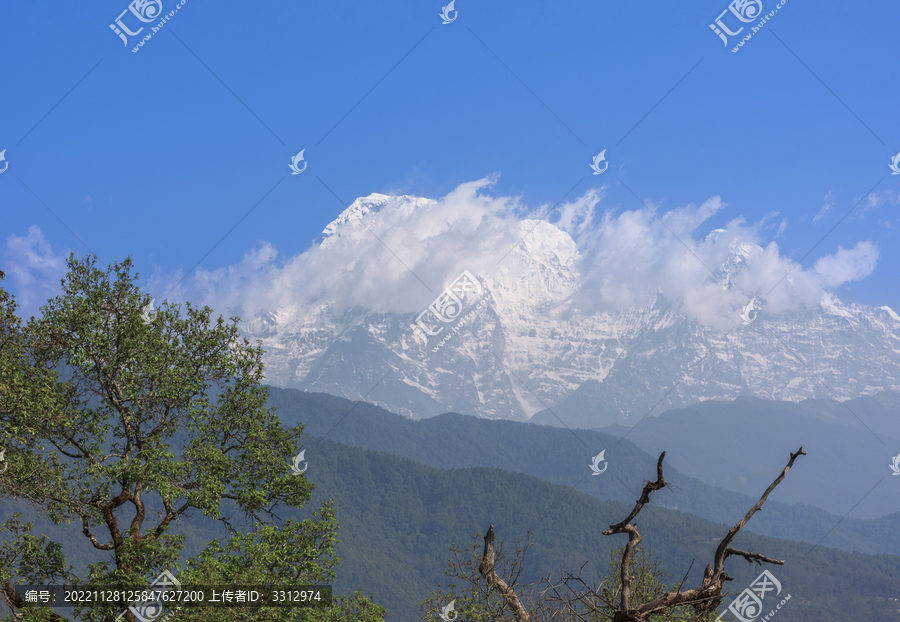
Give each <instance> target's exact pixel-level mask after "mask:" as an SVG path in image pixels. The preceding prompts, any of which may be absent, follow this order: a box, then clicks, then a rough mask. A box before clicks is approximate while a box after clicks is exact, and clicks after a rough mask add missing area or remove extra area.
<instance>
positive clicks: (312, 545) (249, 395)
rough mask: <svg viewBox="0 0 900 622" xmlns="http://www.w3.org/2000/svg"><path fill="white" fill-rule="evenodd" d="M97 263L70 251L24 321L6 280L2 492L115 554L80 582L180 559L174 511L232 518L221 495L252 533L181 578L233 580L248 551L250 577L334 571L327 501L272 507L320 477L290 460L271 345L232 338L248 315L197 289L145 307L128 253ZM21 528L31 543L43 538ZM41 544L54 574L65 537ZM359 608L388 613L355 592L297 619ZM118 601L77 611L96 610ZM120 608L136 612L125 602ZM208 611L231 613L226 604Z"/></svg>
mask: <svg viewBox="0 0 900 622" xmlns="http://www.w3.org/2000/svg"><path fill="white" fill-rule="evenodd" d="M95 264H96V258H87V259H83V260H77V259H75V258H74V256H70V257H69V259H68V262H67V265H68V269H69V271H68V273H67V275H66V277H65V278H64V279H63V280H62V289H63V293H62V294H61V295H59V296H57V297H56V298H54V299H53V300H51V301H49V302H48V304H47V305H46V306H44V307H43V308H42V314H41V317H40V318H38V319H35V318H33V317H32V318H31V319H30V320H29V321H28V322H27V324H26V325H24V326H23V325H22V323H21V322H20V321H19V320H18V318H17V317H16V316H15V314H14V311H15V308H16V305H15V301H14V299H13V298H12V297H11V296H10V295H9V294H7V293H6V292H5V291H4V290H2V288H0V372H2V376H0V447H2V448H5V451H6V461H7V464H8V468H7V469H6V471H4V472H3V473H2V474H0V499H4V498H6V499H13V500H25V501H27V502H29V503H31V504H32V506H33V507H35V508H36V509H37V510H38V511H39V512H40V513H41V514H44V515H46V516H48V517H49V518H50V519H51V520H52V521H53V522H54V523H55V524H57V525H60V524H63V523H66V524H71V523H73V522H74V523H75V524H76V527H75V528H76V529H77V530H78V531H79V532H81V533H83V534H84V536H85V537H86V538H87V539H88V540H89V542H90V543H91V545H92V546H93V547H94V548H95V549H97V550H99V551H104V552H106V553H107V554H108V559H107V560H105V561H103V562H100V563H97V564H88V565H87V575H86V576H85V577H83V578H82V579H81V582H82V583H85V584H88V583H89V584H91V585H95V586H98V587H107V586H108V587H113V586H115V587H139V586H144V585H146V582H147V580H148V579H152V578H153V577H155V576H157V575H158V574H159V572H160V571H161V570H162V569H173V570H174V571H175V572H176V573H177V572H178V571H179V569H180V564H178V562H177V560H178V558H179V553H180V551H181V550H182V548H183V546H184V538H185V536H184V535H175V534H173V533H172V532H171V529H172V527H173V525H174V524H176V523H182V522H185V521H187V520H188V516H189V514H188V513H189V511H191V510H199V511H200V512H202V513H203V514H204V515H205V516H207V517H209V518H211V519H215V520H220V521H223V522H225V524H228V523H227V519H226V517H224V516H222V514H221V506H222V505H223V503H225V504H232V505H234V506H236V507H237V508H239V509H240V510H241V511H242V512H243V514H244V518H245V520H246V521H247V523H249V525H250V532H251V533H250V534H239V533H235V535H233V536H232V537H231V539H230V541H229V542H228V543H227V545H226V546H225V547H222V546H221V545H219V543H218V542H217V541H213V542H212V543H210V545H209V546H208V547H207V550H206V551H204V553H203V554H202V555H201V556H200V557H199V558H197V559H194V560H191V561H190V563H189V566H190V568H189V569H188V570H187V571H186V572H185V573H184V575H183V577H180V578H179V579H178V580H179V581H181V582H182V584H185V585H186V584H189V583H190V581H186V580H185V579H190V580H198V581H199V580H200V579H201V578H204V577H206V578H207V579H208V578H209V577H211V578H213V579H219V578H221V580H231V578H232V577H237V574H236V572H237V570H238V569H239V568H242V567H244V566H245V564H243V563H242V560H247V559H252V560H255V562H256V563H255V565H253V566H251V568H253V569H256V570H258V571H259V572H260V574H258V575H255V576H252V577H251V576H249V575H248V576H247V578H248V579H249V578H254V579H257V580H258V581H252V583H257V582H258V583H261V584H278V583H282V584H289V582H290V583H296V582H304V581H307V580H312V581H325V580H327V579H330V578H332V577H333V576H334V574H333V568H334V565H335V564H337V563H338V562H339V560H338V559H337V558H336V557H335V556H334V542H335V541H336V534H337V530H338V523H337V520H336V517H335V515H334V511H333V508H332V507H331V506H330V505H329V504H326V506H323V508H322V509H321V511H320V512H318V513H317V514H315V515H314V518H312V519H309V520H305V521H302V522H295V521H286V522H284V521H281V519H280V518H279V517H278V514H277V512H276V510H277V509H278V507H295V508H297V507H302V506H303V505H304V504H306V503H307V502H308V501H309V499H310V495H311V491H312V484H311V483H309V482H308V481H307V480H306V478H305V477H304V476H302V475H300V476H295V475H293V474H292V473H291V471H290V470H289V469H288V467H287V463H286V458H290V457H291V456H293V455H294V454H296V453H297V451H298V445H299V440H298V439H299V437H300V435H301V433H302V429H303V426H300V425H298V426H296V427H294V428H291V429H287V430H286V429H284V428H283V427H282V426H281V423H280V421H279V419H278V417H277V415H276V414H275V411H274V409H272V408H267V407H266V401H267V396H268V393H267V389H266V387H265V386H264V385H263V384H262V383H263V380H264V375H263V363H262V354H263V353H262V349H261V347H259V346H258V345H256V346H254V345H251V344H250V343H249V342H248V341H247V340H246V339H242V338H241V337H240V336H239V333H238V322H239V321H240V318H237V317H232V318H230V319H229V320H228V321H226V320H224V319H223V318H222V317H219V318H217V319H213V317H212V310H211V309H210V308H208V307H203V308H196V307H194V306H192V305H191V304H190V303H187V304H186V305H185V308H184V310H183V311H182V308H181V305H175V304H168V303H163V305H162V306H161V308H160V309H159V310H158V311H156V312H155V313H154V314H153V316H152V318H151V317H150V316H149V314H148V313H147V312H146V309H147V307H148V302H149V300H148V297H147V296H146V295H145V294H143V293H142V292H141V291H140V289H139V288H138V286H137V283H136V281H137V275H136V274H132V263H131V260H130V259H126V260H125V261H124V262H120V263H115V264H113V265H112V266H109V267H108V268H107V269H106V270H101V269H99V268H98V267H96V265H95ZM60 372H64V373H65V374H66V376H67V379H66V380H63V379H62V378H61V377H60ZM68 376H70V377H68ZM29 537H30V534H29ZM27 541H28V542H29V543H30V546H32V550H37V549H34V548H33V547H35V546H37V541H34V540H27ZM22 542H23V540H22V538H18V540H14V541H13V542H9V541H5V542H4V543H3V544H2V548H0V559H2V558H4V557H5V558H7V559H11V558H12V554H13V553H14V552H15V550H16V548H17V547H19V546H21V543H22ZM39 548H40V547H39ZM43 550H44V551H45V553H46V554H47V555H49V557H47V558H46V560H45V562H46V563H45V564H44V565H45V566H46V568H45V570H47V571H50V570H53V571H55V572H57V576H58V574H59V572H61V571H62V565H64V561H63V560H62V559H61V558H60V555H61V553H60V551H59V548H58V547H52V546H51V545H50V544H48V543H43ZM24 570H29V568H28V567H27V564H26V567H24ZM24 570H23V566H22V564H21V563H20V564H19V565H18V566H16V567H13V566H12V565H10V568H7V569H5V570H3V572H4V574H3V576H2V578H3V579H4V581H5V582H7V583H9V585H10V587H11V585H12V584H11V581H12V580H13V579H16V580H20V579H25V580H27V579H28V578H29V577H30V575H29V574H28V572H25V571H24ZM31 570H34V568H31ZM32 574H33V573H32ZM48 577H49V575H48ZM356 608H359V609H361V610H363V611H364V612H366V613H367V615H369V617H368V618H367V619H369V620H377V619H381V617H383V610H381V609H379V608H378V607H377V606H374V605H373V604H372V603H371V602H370V601H368V600H367V599H365V598H362V597H359V596H358V595H357V597H356V598H354V599H350V600H346V601H344V600H341V601H338V602H337V603H336V605H335V606H334V607H332V608H331V610H329V611H323V610H309V609H308V610H305V611H300V610H298V611H297V612H296V613H297V614H298V617H296V618H295V619H309V620H339V619H356V618H348V617H341V615H345V616H346V615H349V614H348V612H352V611H355V610H356ZM121 610H122V607H121V606H116V605H110V606H107V607H94V608H85V609H79V608H76V609H75V610H74V613H75V615H76V616H79V617H80V618H81V619H85V620H92V621H94V620H96V621H99V620H113V619H114V618H115V617H116V615H117V614H118V613H119V611H121ZM26 612H27V613H28V617H27V618H26V619H29V620H32V619H33V620H37V619H40V618H39V617H32V616H40V617H41V618H42V617H45V616H46V614H47V612H46V610H44V611H37V610H27V607H26V608H25V609H23V610H22V611H21V612H19V613H20V614H21V613H26ZM269 612H271V610H269ZM282 613H284V610H282ZM264 614H266V610H261V611H260V612H259V613H258V614H254V615H253V616H246V617H245V618H243V619H255V618H256V617H257V616H264ZM177 615H181V616H183V617H187V616H188V615H189V612H188V610H187V609H183V610H181V611H179V613H178V614H177ZM303 616H306V617H303ZM329 616H331V617H329ZM125 619H126V620H128V622H134V620H135V617H134V615H133V614H132V612H131V611H129V610H126V611H125ZM204 619H205V620H217V619H221V620H229V619H234V618H233V617H229V610H227V609H219V610H216V611H215V612H214V613H213V614H212V615H211V616H207V617H205V618H204ZM259 619H264V617H259ZM270 619H271V618H270ZM280 619H289V618H286V617H282V618H280Z"/></svg>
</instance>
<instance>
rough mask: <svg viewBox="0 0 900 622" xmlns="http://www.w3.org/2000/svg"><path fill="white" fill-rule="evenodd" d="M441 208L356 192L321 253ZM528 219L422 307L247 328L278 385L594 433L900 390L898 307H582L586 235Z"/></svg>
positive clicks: (289, 315)
mask: <svg viewBox="0 0 900 622" xmlns="http://www.w3.org/2000/svg"><path fill="white" fill-rule="evenodd" d="M429 201H430V200H427V199H420V198H416V197H389V196H386V195H371V196H369V197H365V198H361V199H357V200H356V201H355V202H354V203H353V205H351V206H350V207H349V208H348V209H347V210H345V212H344V213H342V214H341V215H340V216H339V217H338V218H337V219H336V220H335V221H334V222H332V223H331V224H330V225H328V227H327V228H326V229H325V231H324V232H323V240H322V241H321V242H320V244H319V249H318V250H319V251H320V252H323V253H340V252H342V244H343V241H345V240H346V239H349V237H350V236H353V235H368V233H369V232H371V233H372V234H374V235H383V234H382V233H381V232H380V230H379V229H378V220H377V217H378V216H379V212H380V211H381V210H385V211H387V210H392V212H403V210H407V212H408V211H409V210H415V209H419V208H421V206H423V205H427V204H428V203H429ZM520 225H521V238H522V239H521V241H520V242H519V243H518V244H517V245H516V246H515V248H514V249H513V250H512V252H510V253H509V257H507V258H506V259H504V260H503V263H500V264H499V267H498V268H497V269H495V270H490V271H488V270H478V269H473V270H472V271H470V272H469V276H464V275H458V274H456V273H454V274H450V275H447V277H446V278H445V281H444V282H443V283H442V284H441V285H440V286H439V287H437V288H434V291H435V292H438V291H441V288H445V289H444V290H443V292H442V293H441V294H440V295H435V302H434V303H433V304H432V305H430V309H431V310H429V305H428V304H427V303H428V301H425V303H424V304H422V307H421V309H420V311H419V312H413V313H398V312H391V311H384V310H382V309H373V308H366V307H362V306H359V305H356V306H353V307H346V308H339V307H336V306H334V305H332V304H330V301H329V298H328V296H327V295H319V294H317V293H315V292H313V293H310V294H309V296H308V297H307V298H306V299H304V300H299V301H296V304H293V305H292V306H291V307H290V308H287V307H285V308H279V309H272V310H270V311H269V312H266V313H262V314H259V315H257V316H256V317H253V318H251V319H250V321H248V322H246V323H245V332H246V334H247V336H248V337H249V338H251V339H260V340H262V345H263V347H264V348H265V350H266V358H265V362H266V369H267V382H269V383H271V384H273V385H275V386H281V387H291V388H298V389H303V390H309V391H322V392H326V393H330V394H333V395H338V396H342V397H347V398H349V399H354V400H355V399H360V398H362V397H365V399H366V401H368V402H372V403H375V404H378V405H379V406H382V407H384V408H386V409H388V410H391V411H393V412H397V413H401V414H404V415H406V416H408V417H411V418H421V417H431V416H435V415H438V414H440V413H443V412H448V411H453V412H458V413H464V414H472V415H476V416H482V417H487V418H504V419H513V420H520V421H522V420H529V419H530V418H532V417H535V418H534V421H535V422H540V423H544V424H548V425H562V424H565V425H566V426H569V427H584V428H598V427H603V426H607V425H611V424H627V425H629V426H630V425H633V422H635V421H637V420H638V419H640V418H641V417H644V416H646V415H648V414H649V415H650V416H655V415H658V414H660V413H662V412H663V411H664V410H666V409H671V408H679V407H684V406H687V405H690V404H694V403H697V402H698V401H700V400H704V399H725V400H730V399H734V398H736V397H738V396H741V395H748V396H756V397H760V398H768V399H774V400H787V401H800V400H803V399H810V398H833V399H838V400H846V399H851V398H856V397H859V396H863V395H871V394H874V393H876V392H879V391H891V390H892V391H900V316H898V315H897V314H896V313H895V312H894V311H893V310H891V309H890V308H888V307H881V308H875V307H867V306H861V305H856V304H844V303H842V302H841V301H840V300H839V299H837V298H836V297H835V296H834V295H831V294H825V295H824V296H823V297H822V298H821V300H820V302H819V304H818V305H817V306H816V307H814V308H805V309H802V310H800V311H795V312H791V313H783V314H775V313H769V312H767V311H766V310H765V301H761V302H757V305H756V309H758V310H755V311H753V312H752V313H751V314H750V316H751V317H754V318H755V319H754V321H753V322H752V323H749V324H746V325H745V324H744V323H743V322H742V319H741V317H740V316H739V314H738V313H735V314H734V318H733V320H734V322H733V326H732V327H731V329H730V330H728V329H727V328H726V329H725V330H721V329H720V328H714V327H711V326H707V325H704V324H703V323H700V322H698V321H696V320H693V319H690V318H689V317H687V316H686V315H685V314H684V313H682V311H681V307H680V306H679V301H671V300H667V299H666V298H665V297H663V296H662V295H658V296H657V297H656V299H655V300H654V301H653V302H652V303H651V304H647V305H644V306H640V307H634V308H630V309H627V310H620V311H615V312H603V313H593V314H583V313H576V312H575V311H574V308H573V305H572V299H573V295H574V294H575V293H576V292H577V291H578V290H579V287H580V286H581V277H580V274H579V252H578V248H577V245H576V243H575V241H574V240H573V239H572V238H571V237H570V236H569V235H568V234H567V233H566V232H564V231H562V230H561V229H559V228H557V227H556V226H554V225H552V224H549V223H547V222H545V221H538V220H523V221H522V222H521V223H520ZM367 228H368V229H369V232H367V231H366V229H367ZM710 235H711V236H715V235H717V232H716V231H714V232H713V233H711V234H710ZM384 252H385V253H387V252H388V250H384ZM753 252H754V248H753V245H751V244H747V243H740V244H735V245H733V248H732V253H731V255H730V256H729V258H728V259H727V260H726V261H725V262H723V263H722V265H721V266H719V268H718V271H717V275H718V277H719V280H720V282H722V283H723V284H725V285H726V286H727V284H728V283H729V282H731V281H732V280H733V278H734V275H735V274H739V272H740V270H741V268H742V265H743V263H744V262H745V260H746V257H747V256H749V255H751V254H752V253H753ZM354 269H356V270H363V269H365V267H364V266H358V265H357V266H355V267H354ZM785 286H789V284H788V285H785ZM760 305H762V309H759V307H760ZM420 313H422V315H420ZM754 314H756V315H754ZM429 332H431V333H435V334H434V335H433V336H431V335H428V334H427V333H429Z"/></svg>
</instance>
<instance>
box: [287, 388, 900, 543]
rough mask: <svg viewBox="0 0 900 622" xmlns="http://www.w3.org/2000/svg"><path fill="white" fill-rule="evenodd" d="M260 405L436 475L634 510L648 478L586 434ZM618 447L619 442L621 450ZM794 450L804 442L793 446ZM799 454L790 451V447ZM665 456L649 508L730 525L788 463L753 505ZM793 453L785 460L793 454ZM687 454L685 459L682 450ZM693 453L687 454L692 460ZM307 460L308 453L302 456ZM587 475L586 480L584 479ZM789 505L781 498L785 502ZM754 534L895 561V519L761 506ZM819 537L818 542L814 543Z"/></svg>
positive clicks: (302, 400) (609, 440)
mask: <svg viewBox="0 0 900 622" xmlns="http://www.w3.org/2000/svg"><path fill="white" fill-rule="evenodd" d="M269 391H270V398H269V403H270V404H272V405H274V406H276V407H277V408H278V415H279V417H280V418H281V419H282V421H283V422H284V424H285V425H294V424H295V423H297V422H302V423H303V424H304V425H305V426H306V432H307V433H309V434H311V435H313V436H325V435H327V438H328V439H331V440H335V441H338V442H340V443H344V444H346V445H351V446H354V447H361V448H365V449H374V450H377V451H382V452H386V453H389V454H394V455H398V456H404V457H407V458H411V459H413V460H415V461H417V462H421V463H422V464H427V465H429V466H433V467H436V468H440V469H453V468H465V467H475V466H482V467H496V468H501V469H505V470H507V471H513V472H519V473H526V474H529V475H533V476H535V477H538V478H540V479H543V480H545V481H548V482H551V483H555V484H560V485H564V486H574V487H575V489H576V490H579V491H581V492H583V493H586V494H588V495H591V496H594V497H597V498H598V499H606V500H617V501H622V502H624V503H633V502H634V500H635V499H637V496H638V495H639V493H640V490H641V487H642V486H643V484H644V480H645V479H646V478H647V477H651V476H652V474H653V473H654V468H655V464H656V458H657V457H658V454H656V453H654V454H653V455H650V454H647V453H646V452H644V451H642V450H641V449H639V448H638V447H637V446H635V445H634V444H632V443H631V442H630V441H629V440H628V439H627V438H626V439H624V440H621V439H620V438H619V437H617V436H612V435H606V434H603V433H600V432H596V431H590V430H576V431H574V433H573V432H572V431H569V430H567V429H565V428H551V427H547V426H537V425H533V424H528V423H517V422H513V421H503V420H498V421H490V420H486V419H478V418H475V417H470V416H464V415H458V414H450V413H448V414H445V415H440V416H438V417H433V418H430V419H423V420H420V421H412V420H410V419H407V418H405V417H402V416H399V415H395V414H393V413H390V412H388V411H386V410H384V409H382V408H379V407H377V406H373V405H371V404H367V403H365V402H360V403H356V404H355V403H354V402H351V401H349V400H346V399H343V398H339V397H335V396H332V395H328V394H325V393H307V392H303V391H297V390H294V389H278V388H275V387H270V389H269ZM620 440H621V442H620ZM800 444H803V443H800ZM798 446H799V445H798ZM604 449H605V450H606V453H605V459H606V461H607V463H608V465H609V466H608V470H607V471H606V473H604V475H603V476H601V477H590V476H589V475H590V473H591V471H590V468H589V465H590V462H591V458H592V456H595V455H597V454H598V453H599V452H600V451H601V450H604ZM662 449H666V450H668V453H667V458H666V461H667V463H668V466H667V468H666V480H667V481H669V482H670V483H671V487H670V488H667V489H666V490H665V491H663V492H662V493H660V494H658V495H657V496H656V498H655V499H654V502H655V503H657V504H659V505H662V506H665V507H669V508H672V509H677V510H680V511H682V512H687V513H690V514H695V515H697V516H700V517H703V518H707V519H709V520H713V521H716V522H721V523H728V524H729V525H730V524H734V522H736V521H737V520H738V518H739V517H741V516H743V515H744V514H745V513H746V511H747V510H748V509H749V508H750V507H751V506H752V505H753V504H754V503H756V501H757V499H759V495H761V494H762V492H763V491H764V490H765V487H766V486H767V485H768V483H770V482H771V481H772V480H773V479H775V477H776V476H777V475H778V474H779V473H780V472H781V469H782V468H784V464H785V463H786V461H787V458H788V456H787V455H784V456H782V457H781V458H778V457H772V458H770V459H767V461H766V463H765V464H762V465H757V467H756V468H757V469H758V470H765V471H767V472H768V473H769V474H770V475H769V477H768V478H767V479H766V482H767V483H766V484H763V485H761V486H760V487H759V490H758V492H757V493H756V495H755V496H750V495H748V494H741V493H738V492H732V491H728V490H723V489H721V488H715V487H713V486H709V485H707V484H704V483H703V482H701V481H699V480H697V479H694V478H690V477H687V476H685V475H683V474H682V473H680V472H679V471H678V470H677V469H674V468H672V466H671V463H672V462H675V461H678V460H682V461H683V460H684V459H685V456H681V455H679V453H678V451H679V448H678V446H675V445H673V446H663V447H662ZM796 449H797V448H796V447H794V448H793V449H792V451H796ZM685 451H687V450H685ZM696 451H697V449H696V448H693V447H692V448H691V449H690V452H691V455H694V454H695V452H696ZM807 451H811V450H810V449H809V448H807ZM314 456H315V447H314V444H310V445H309V446H308V448H307V457H314ZM806 460H807V457H804V458H803V459H802V460H799V461H798V463H797V464H796V465H795V467H794V469H793V470H792V476H793V478H788V479H787V480H785V481H784V482H782V484H781V485H780V486H779V487H778V489H777V490H778V492H779V493H781V492H787V493H791V492H792V491H793V492H797V487H798V483H797V479H798V476H799V475H801V474H803V469H804V468H809V467H808V464H805V461H806ZM585 475H588V476H589V477H585ZM787 496H790V495H787ZM746 529H747V530H748V531H753V532H755V533H758V534H761V535H767V536H773V537H779V538H785V539H788V540H796V541H799V542H809V543H811V544H816V543H820V546H827V547H831V548H838V549H842V550H846V551H857V552H861V553H869V554H877V553H891V554H894V555H900V538H898V537H897V534H898V533H900V512H898V513H896V514H892V515H890V516H886V517H883V518H879V519H871V520H862V519H853V518H844V519H843V520H842V517H841V516H837V515H834V514H829V513H827V512H825V511H824V510H821V509H819V508H815V507H812V506H809V505H790V504H786V503H778V502H777V501H774V500H770V501H768V502H767V503H766V506H765V511H764V512H760V513H758V514H757V515H756V516H755V517H754V518H753V521H752V522H751V523H750V525H748V526H747V527H746ZM823 538H824V539H823Z"/></svg>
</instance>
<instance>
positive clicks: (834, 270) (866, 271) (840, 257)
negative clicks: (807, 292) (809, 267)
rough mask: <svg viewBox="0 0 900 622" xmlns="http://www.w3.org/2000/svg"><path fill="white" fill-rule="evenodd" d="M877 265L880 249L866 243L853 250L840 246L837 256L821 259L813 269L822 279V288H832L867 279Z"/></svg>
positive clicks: (857, 245) (860, 243)
mask: <svg viewBox="0 0 900 622" xmlns="http://www.w3.org/2000/svg"><path fill="white" fill-rule="evenodd" d="M877 263H878V248H877V247H876V246H875V245H874V244H872V243H871V242H867V241H866V242H859V243H857V244H856V246H854V247H853V248H851V249H845V248H844V247H842V246H838V249H837V252H836V253H835V254H833V255H827V256H825V257H822V258H820V259H819V260H818V261H817V262H816V265H815V266H814V268H813V269H814V270H815V272H816V274H818V275H819V277H820V278H821V280H822V286H823V287H828V288H832V287H838V286H839V285H843V284H844V283H849V282H850V281H859V280H860V279H864V278H866V277H867V276H869V275H870V274H872V271H873V270H875V264H877Z"/></svg>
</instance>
